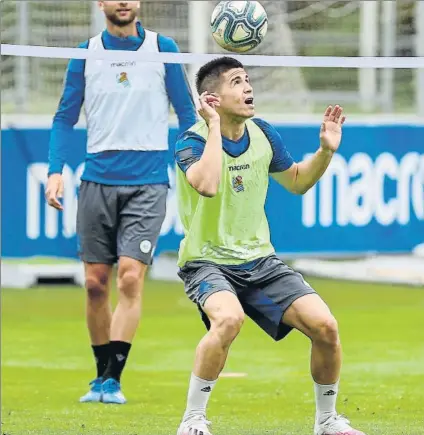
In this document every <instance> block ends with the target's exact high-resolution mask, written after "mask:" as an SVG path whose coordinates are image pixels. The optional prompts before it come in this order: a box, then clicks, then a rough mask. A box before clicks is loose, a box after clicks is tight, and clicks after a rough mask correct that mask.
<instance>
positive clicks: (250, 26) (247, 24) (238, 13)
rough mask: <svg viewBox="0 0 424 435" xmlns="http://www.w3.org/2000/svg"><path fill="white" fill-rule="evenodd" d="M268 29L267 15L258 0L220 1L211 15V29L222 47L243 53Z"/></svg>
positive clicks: (253, 45)
mask: <svg viewBox="0 0 424 435" xmlns="http://www.w3.org/2000/svg"><path fill="white" fill-rule="evenodd" d="M267 30H268V17H267V14H266V12H265V9H264V8H263V7H262V5H261V4H260V3H259V2H251V1H234V2H231V1H222V2H219V3H218V5H217V6H216V7H215V9H214V11H213V13H212V17H211V31H212V36H213V38H214V39H215V41H216V42H217V43H218V45H220V46H221V47H222V48H224V49H225V50H228V51H233V52H236V53H243V52H246V51H249V50H252V49H253V48H255V47H257V46H258V45H259V44H260V43H261V42H262V41H263V39H264V38H265V35H266V32H267Z"/></svg>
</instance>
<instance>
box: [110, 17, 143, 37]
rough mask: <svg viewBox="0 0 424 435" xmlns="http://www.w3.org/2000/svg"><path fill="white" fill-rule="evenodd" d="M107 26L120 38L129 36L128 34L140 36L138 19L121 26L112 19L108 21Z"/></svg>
mask: <svg viewBox="0 0 424 435" xmlns="http://www.w3.org/2000/svg"><path fill="white" fill-rule="evenodd" d="M106 28H107V31H108V32H109V33H110V34H111V35H113V36H116V37H118V38H128V36H138V30H137V21H133V22H132V23H130V24H128V25H126V26H124V27H120V26H116V25H115V24H113V23H112V22H110V21H107V22H106Z"/></svg>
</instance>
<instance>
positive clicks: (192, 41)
mask: <svg viewBox="0 0 424 435" xmlns="http://www.w3.org/2000/svg"><path fill="white" fill-rule="evenodd" d="M188 4H189V23H188V26H189V35H188V37H189V51H190V52H191V53H207V52H208V38H209V18H208V9H209V2H208V1H189V2H188ZM200 67H201V65H198V64H192V65H189V79H190V84H191V85H192V87H193V93H194V95H197V93H196V89H195V86H194V78H195V74H196V72H197V70H198V69H199V68H200Z"/></svg>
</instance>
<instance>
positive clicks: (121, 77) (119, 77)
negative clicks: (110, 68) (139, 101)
mask: <svg viewBox="0 0 424 435" xmlns="http://www.w3.org/2000/svg"><path fill="white" fill-rule="evenodd" d="M116 81H117V82H118V83H119V84H122V86H124V88H128V87H129V86H131V84H130V81H129V80H128V74H127V73H126V72H121V73H119V74H116Z"/></svg>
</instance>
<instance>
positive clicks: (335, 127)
mask: <svg viewBox="0 0 424 435" xmlns="http://www.w3.org/2000/svg"><path fill="white" fill-rule="evenodd" d="M345 120H346V117H345V116H344V115H343V108H342V107H340V106H338V105H336V106H334V108H333V107H332V106H328V107H327V110H326V111H325V113H324V120H323V123H322V124H321V131H320V135H319V137H320V142H321V148H322V149H324V150H328V151H332V152H335V151H337V149H338V148H339V145H340V142H341V140H342V125H343V123H344V122H345Z"/></svg>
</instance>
